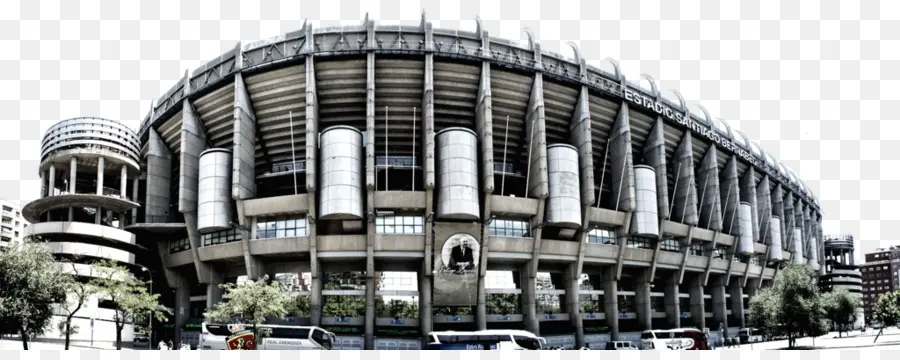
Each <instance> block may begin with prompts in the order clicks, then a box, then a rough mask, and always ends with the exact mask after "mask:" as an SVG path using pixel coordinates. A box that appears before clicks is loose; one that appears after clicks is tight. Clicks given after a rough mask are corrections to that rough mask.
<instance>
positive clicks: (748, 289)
mask: <svg viewBox="0 0 900 360" xmlns="http://www.w3.org/2000/svg"><path fill="white" fill-rule="evenodd" d="M760 281H761V280H760V279H759V278H751V279H747V286H745V287H744V292H745V293H747V300H748V301H749V300H750V299H753V298H754V297H755V296H756V294H757V293H758V292H759V285H760Z"/></svg>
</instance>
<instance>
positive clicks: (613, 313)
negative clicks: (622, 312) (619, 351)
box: [603, 266, 619, 341]
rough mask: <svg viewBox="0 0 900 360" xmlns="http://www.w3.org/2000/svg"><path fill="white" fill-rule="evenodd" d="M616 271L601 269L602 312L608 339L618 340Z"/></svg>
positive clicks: (617, 285)
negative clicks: (607, 329)
mask: <svg viewBox="0 0 900 360" xmlns="http://www.w3.org/2000/svg"><path fill="white" fill-rule="evenodd" d="M617 272H618V269H617V268H616V267H615V266H610V267H607V268H605V269H603V311H604V312H605V313H606V325H607V326H609V339H610V340H611V341H616V340H619V280H618V279H617Z"/></svg>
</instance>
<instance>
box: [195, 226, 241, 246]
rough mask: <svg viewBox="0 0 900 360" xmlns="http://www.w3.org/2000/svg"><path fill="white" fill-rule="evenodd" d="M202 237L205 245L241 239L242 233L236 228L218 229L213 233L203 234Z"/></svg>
mask: <svg viewBox="0 0 900 360" xmlns="http://www.w3.org/2000/svg"><path fill="white" fill-rule="evenodd" d="M201 238H202V239H203V246H212V245H220V244H227V243H231V242H236V241H241V235H240V234H239V233H238V231H237V229H235V228H231V229H228V230H222V231H217V232H214V233H211V234H203V235H202V236H201Z"/></svg>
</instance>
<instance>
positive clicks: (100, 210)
mask: <svg viewBox="0 0 900 360" xmlns="http://www.w3.org/2000/svg"><path fill="white" fill-rule="evenodd" d="M102 219H103V208H101V207H99V206H98V207H97V213H96V214H94V224H97V225H100V220H102Z"/></svg>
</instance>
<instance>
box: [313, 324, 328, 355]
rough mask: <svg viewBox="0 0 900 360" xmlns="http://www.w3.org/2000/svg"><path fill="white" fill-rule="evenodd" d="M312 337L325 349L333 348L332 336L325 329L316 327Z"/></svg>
mask: <svg viewBox="0 0 900 360" xmlns="http://www.w3.org/2000/svg"><path fill="white" fill-rule="evenodd" d="M312 338H313V340H314V341H315V342H317V343H319V345H321V346H322V347H323V348H325V350H331V347H332V344H331V337H330V336H328V334H326V333H325V332H324V331H322V330H319V329H316V330H314V331H313V335H312Z"/></svg>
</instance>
